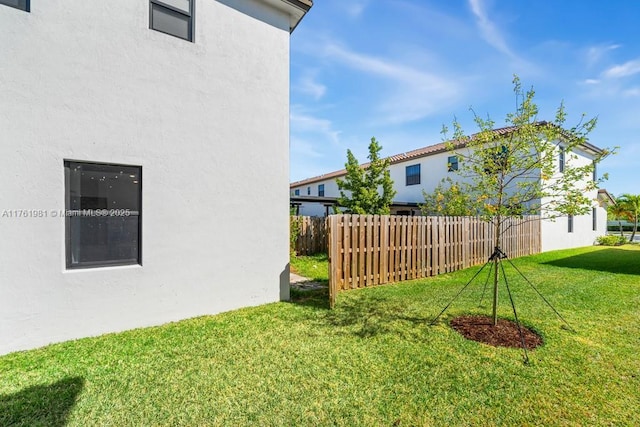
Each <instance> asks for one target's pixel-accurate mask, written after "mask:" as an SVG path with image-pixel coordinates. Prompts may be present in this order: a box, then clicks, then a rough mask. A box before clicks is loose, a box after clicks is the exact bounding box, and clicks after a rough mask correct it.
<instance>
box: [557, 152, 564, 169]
mask: <svg viewBox="0 0 640 427" xmlns="http://www.w3.org/2000/svg"><path fill="white" fill-rule="evenodd" d="M564 165H565V151H564V147H560V154H559V155H558V171H559V172H560V173H562V172H564Z"/></svg>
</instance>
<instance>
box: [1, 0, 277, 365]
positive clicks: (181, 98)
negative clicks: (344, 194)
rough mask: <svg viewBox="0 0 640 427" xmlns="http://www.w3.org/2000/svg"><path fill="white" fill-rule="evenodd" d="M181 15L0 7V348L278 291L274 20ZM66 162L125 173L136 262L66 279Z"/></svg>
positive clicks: (210, 10)
mask: <svg viewBox="0 0 640 427" xmlns="http://www.w3.org/2000/svg"><path fill="white" fill-rule="evenodd" d="M196 3H197V7H196V12H195V17H196V19H195V43H190V42H187V41H185V40H182V39H179V38H176V37H172V36H169V35H167V34H163V33H160V32H157V31H152V30H150V29H149V3H148V1H146V0H141V1H132V0H110V1H106V2H105V1H86V0H64V1H53V0H46V1H32V2H31V6H32V7H31V13H25V12H23V11H19V10H16V9H13V8H9V7H6V6H2V5H0V129H2V132H1V133H0V142H1V143H0V171H1V172H0V174H1V177H2V186H0V213H2V212H3V211H7V210H16V209H30V210H38V211H42V212H48V213H49V217H46V218H6V217H0V235H1V236H2V241H3V243H2V247H1V248H0V251H1V254H0V255H1V256H0V277H1V280H2V285H1V286H0V337H2V339H1V340H0V354H3V353H7V352H11V351H15V350H21V349H28V348H33V347H36V346H41V345H45V344H48V343H51V342H57V341H63V340H67V339H73V338H78V337H84V336H89V335H98V334H102V333H105V332H111V331H118V330H124V329H130V328H134V327H142V326H147V325H157V324H161V323H165V322H168V321H174V320H178V319H183V318H187V317H193V316H198V315H204V314H211V313H218V312H222V311H226V310H231V309H235V308H237V307H242V306H248V305H257V304H263V303H267V302H272V301H278V300H279V299H280V298H287V297H288V226H289V223H288V200H287V196H288V192H287V186H288V163H289V162H288V160H289V157H288V143H287V141H288V138H289V129H288V123H289V117H288V116H289V111H288V105H289V104H288V102H289V17H288V16H285V15H284V14H283V13H282V12H278V11H276V10H275V9H271V8H269V7H267V6H265V5H263V3H261V2H259V1H254V2H252V1H247V0H237V1H234V0H225V1H224V3H225V4H222V3H220V2H218V1H215V0H209V1H197V2H196ZM239 10H243V11H245V12H246V13H242V12H240V11H239ZM258 18H259V19H258ZM65 159H69V160H80V161H92V162H101V163H102V162H104V163H120V164H127V165H137V166H141V167H142V186H143V187H142V204H143V205H142V238H141V246H142V265H136V266H124V267H110V268H93V269H80V270H73V271H70V270H66V268H65V223H64V219H63V218H60V217H55V218H53V217H51V212H54V211H55V212H59V211H61V210H63V209H64V208H65V202H64V200H65V188H64V168H63V161H64V160H65ZM248 203H249V204H248ZM249 206H260V214H259V215H256V214H255V210H253V209H249Z"/></svg>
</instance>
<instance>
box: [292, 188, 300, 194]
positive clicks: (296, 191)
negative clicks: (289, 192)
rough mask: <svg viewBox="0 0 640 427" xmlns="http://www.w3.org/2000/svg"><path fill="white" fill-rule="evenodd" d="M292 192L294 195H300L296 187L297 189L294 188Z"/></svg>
mask: <svg viewBox="0 0 640 427" xmlns="http://www.w3.org/2000/svg"><path fill="white" fill-rule="evenodd" d="M293 194H294V195H295V196H299V195H300V189H299V188H298V189H297V190H295V191H294V192H293Z"/></svg>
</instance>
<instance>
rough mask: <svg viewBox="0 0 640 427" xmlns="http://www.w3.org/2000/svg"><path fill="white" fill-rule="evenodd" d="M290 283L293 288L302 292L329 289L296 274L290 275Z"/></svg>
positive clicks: (322, 284)
mask: <svg viewBox="0 0 640 427" xmlns="http://www.w3.org/2000/svg"><path fill="white" fill-rule="evenodd" d="M289 283H290V284H291V287H292V288H296V289H298V290H301V291H312V290H315V289H323V288H326V287H327V285H326V284H325V283H320V282H314V281H313V280H311V279H309V278H307V277H302V276H300V275H298V274H296V273H289Z"/></svg>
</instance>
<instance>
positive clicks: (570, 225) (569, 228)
mask: <svg viewBox="0 0 640 427" xmlns="http://www.w3.org/2000/svg"><path fill="white" fill-rule="evenodd" d="M567 231H568V232H569V233H573V215H569V216H568V217H567Z"/></svg>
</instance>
